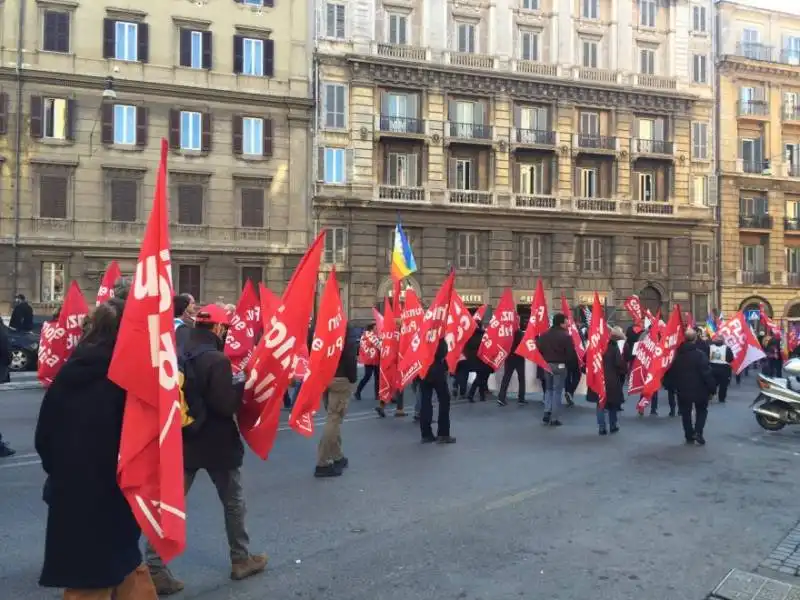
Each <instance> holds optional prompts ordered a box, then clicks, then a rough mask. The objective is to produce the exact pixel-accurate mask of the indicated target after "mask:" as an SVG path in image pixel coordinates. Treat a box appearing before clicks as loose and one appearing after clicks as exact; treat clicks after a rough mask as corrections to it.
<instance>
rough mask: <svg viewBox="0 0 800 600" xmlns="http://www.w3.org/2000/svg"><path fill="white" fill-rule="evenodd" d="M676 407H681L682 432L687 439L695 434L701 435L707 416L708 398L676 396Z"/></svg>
mask: <svg viewBox="0 0 800 600" xmlns="http://www.w3.org/2000/svg"><path fill="white" fill-rule="evenodd" d="M678 407H679V408H680V409H681V421H682V422H683V434H684V435H685V436H686V439H687V440H691V439H693V438H694V436H695V435H699V436H702V435H703V430H704V429H705V426H706V418H707V417H708V398H707V397H705V398H685V397H681V396H678ZM693 408H694V413H695V414H694V423H692V409H693Z"/></svg>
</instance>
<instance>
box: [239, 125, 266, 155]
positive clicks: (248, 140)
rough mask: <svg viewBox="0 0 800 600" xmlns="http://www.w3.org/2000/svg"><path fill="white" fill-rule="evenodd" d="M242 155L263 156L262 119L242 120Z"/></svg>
mask: <svg viewBox="0 0 800 600" xmlns="http://www.w3.org/2000/svg"><path fill="white" fill-rule="evenodd" d="M242 154H247V155H250V156H263V154H264V119H259V118H256V117H244V118H242Z"/></svg>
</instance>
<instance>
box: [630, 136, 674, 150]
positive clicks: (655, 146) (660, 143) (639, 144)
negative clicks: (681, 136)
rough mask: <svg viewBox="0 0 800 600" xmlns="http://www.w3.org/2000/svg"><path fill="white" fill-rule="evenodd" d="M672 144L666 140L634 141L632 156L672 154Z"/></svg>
mask: <svg viewBox="0 0 800 600" xmlns="http://www.w3.org/2000/svg"><path fill="white" fill-rule="evenodd" d="M673 147H674V146H673V143H672V142H668V141H666V140H648V139H644V138H636V139H634V145H633V153H634V154H672V150H673Z"/></svg>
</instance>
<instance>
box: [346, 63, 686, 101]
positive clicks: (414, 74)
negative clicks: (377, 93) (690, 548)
mask: <svg viewBox="0 0 800 600" xmlns="http://www.w3.org/2000/svg"><path fill="white" fill-rule="evenodd" d="M346 58H347V61H348V62H349V63H350V69H351V72H352V76H353V79H354V80H356V81H358V80H362V81H367V82H371V83H377V84H384V85H399V86H407V87H419V88H440V89H444V90H447V91H450V92H456V93H468V94H485V95H496V94H507V95H509V96H511V97H512V98H520V99H530V98H537V99H541V100H550V101H559V102H562V103H574V104H580V105H582V106H603V107H607V106H615V107H619V108H628V109H631V110H655V111H663V112H670V113H689V112H690V111H691V109H692V106H693V105H694V103H695V102H697V100H698V98H696V97H695V96H687V95H682V94H664V93H660V94H659V93H654V92H649V91H643V90H639V89H634V88H630V87H622V86H620V87H611V86H608V87H605V86H603V87H600V86H596V87H595V86H592V87H590V86H588V85H587V84H586V82H578V81H575V82H572V81H567V80H558V79H539V80H537V79H531V78H528V77H521V76H516V75H513V74H509V73H504V74H503V75H497V74H493V73H487V72H483V73H481V72H476V71H471V70H459V69H454V68H453V67H452V66H450V67H447V68H445V67H440V66H438V65H430V64H420V63H415V64H409V63H406V62H397V61H395V62H392V61H387V60H385V58H383V57H381V58H380V59H377V58H375V57H368V56H359V55H349V56H347V57H346Z"/></svg>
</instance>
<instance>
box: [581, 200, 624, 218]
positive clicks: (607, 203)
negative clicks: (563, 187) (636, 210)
mask: <svg viewBox="0 0 800 600" xmlns="http://www.w3.org/2000/svg"><path fill="white" fill-rule="evenodd" d="M572 211H573V212H576V213H589V214H592V213H594V214H618V213H620V212H621V206H620V202H618V201H617V200H614V199H611V198H573V199H572Z"/></svg>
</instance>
